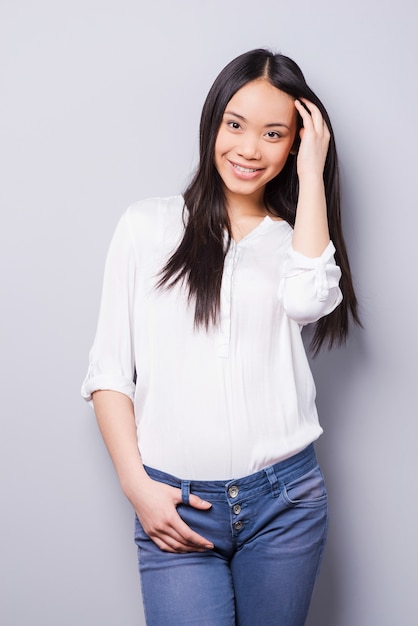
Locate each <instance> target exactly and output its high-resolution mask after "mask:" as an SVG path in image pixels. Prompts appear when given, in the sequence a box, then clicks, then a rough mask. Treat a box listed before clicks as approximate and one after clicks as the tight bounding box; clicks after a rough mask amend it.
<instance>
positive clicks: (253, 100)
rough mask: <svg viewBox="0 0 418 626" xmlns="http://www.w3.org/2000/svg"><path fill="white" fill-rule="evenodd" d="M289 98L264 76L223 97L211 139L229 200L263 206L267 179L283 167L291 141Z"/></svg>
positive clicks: (293, 117) (293, 119)
mask: <svg viewBox="0 0 418 626" xmlns="http://www.w3.org/2000/svg"><path fill="white" fill-rule="evenodd" d="M295 134H296V109H295V104H294V99H293V98H292V97H291V96H289V95H288V94H286V93H284V92H283V91H280V90H279V89H277V88H276V87H274V86H273V85H271V84H270V83H269V82H268V81H267V80H265V79H259V80H254V81H251V82H249V83H247V84H246V85H244V87H242V88H241V89H239V90H238V91H237V92H236V93H235V95H234V96H233V97H232V98H231V100H230V101H229V102H228V104H227V106H226V109H225V112H224V116H223V119H222V122H221V125H220V127H219V131H218V135H217V138H216V143H215V151H214V162H215V167H216V169H217V171H218V173H219V175H220V177H221V179H222V181H223V185H224V192H225V196H226V201H227V204H228V205H229V206H231V204H232V203H233V202H235V201H236V200H241V201H242V200H243V199H244V198H243V196H245V200H247V201H252V202H254V204H255V205H256V206H257V207H258V208H260V207H261V206H263V198H264V190H265V186H266V184H267V183H268V182H269V181H270V180H272V179H273V178H274V177H275V176H277V174H279V172H281V170H282V169H283V167H284V165H285V163H286V161H287V158H288V156H289V153H290V151H291V149H292V146H293V144H294V140H295Z"/></svg>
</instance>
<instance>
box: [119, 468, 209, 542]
mask: <svg viewBox="0 0 418 626" xmlns="http://www.w3.org/2000/svg"><path fill="white" fill-rule="evenodd" d="M129 499H130V501H131V503H132V505H133V506H134V509H135V511H136V514H137V516H138V518H139V521H140V522H141V525H142V528H143V529H144V531H145V532H146V534H147V535H148V536H149V537H150V538H151V539H152V540H153V541H154V542H155V543H156V544H157V546H158V547H159V548H160V549H161V550H164V551H165V552H205V551H206V550H212V549H213V547H214V546H213V544H212V543H211V542H210V541H208V540H207V539H205V538H204V537H202V536H201V535H199V534H198V533H196V532H194V531H193V530H192V529H191V528H190V527H189V526H188V525H187V524H186V523H185V522H184V521H183V520H182V519H181V517H180V515H179V514H178V512H177V508H176V507H177V505H178V504H181V501H182V498H181V490H180V489H177V488H176V487H171V486H170V485H166V484H165V483H160V482H158V481H155V480H153V479H151V478H148V480H147V481H141V487H140V489H138V493H137V496H136V497H135V496H134V497H133V496H132V494H130V498H129ZM189 505H190V506H192V507H194V508H196V509H201V510H202V511H205V510H207V509H210V507H211V504H210V503H209V502H206V501H205V500H202V499H201V498H199V497H198V496H196V495H190V502H189Z"/></svg>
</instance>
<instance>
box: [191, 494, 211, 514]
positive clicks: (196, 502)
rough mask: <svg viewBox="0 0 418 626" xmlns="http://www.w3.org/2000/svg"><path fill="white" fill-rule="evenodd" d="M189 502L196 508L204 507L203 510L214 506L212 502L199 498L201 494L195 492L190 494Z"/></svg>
mask: <svg viewBox="0 0 418 626" xmlns="http://www.w3.org/2000/svg"><path fill="white" fill-rule="evenodd" d="M189 504H190V506H192V507H193V508H195V509H203V510H206V509H210V508H211V506H212V505H211V503H210V502H207V501H206V500H202V498H199V496H196V495H193V494H191V495H190V498H189Z"/></svg>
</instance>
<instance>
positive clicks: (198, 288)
mask: <svg viewBox="0 0 418 626" xmlns="http://www.w3.org/2000/svg"><path fill="white" fill-rule="evenodd" d="M260 78H264V79H266V80H268V81H269V82H270V83H271V84H272V85H273V86H274V87H277V89H280V90H281V91H283V92H285V93H287V94H289V95H290V96H292V97H293V98H295V99H296V98H298V99H299V98H306V99H307V100H309V101H310V102H312V103H313V104H315V105H316V106H317V107H318V108H319V110H320V111H321V113H322V116H323V118H324V120H325V122H326V124H327V126H328V128H329V130H330V133H331V139H330V143H329V148H328V154H327V157H326V162H325V167H324V184H325V194H326V200H327V213H328V223H329V231H330V236H331V239H332V240H333V243H334V245H335V248H336V254H335V258H336V262H337V264H338V265H339V266H340V268H341V271H342V278H341V281H340V287H341V291H342V293H343V301H342V303H341V304H340V305H339V306H338V307H337V308H336V309H335V310H334V311H333V312H332V313H330V314H329V315H327V316H325V317H323V318H322V319H320V320H319V321H318V322H317V323H316V325H315V331H314V334H313V338H312V342H311V348H312V350H313V351H314V353H317V352H318V350H319V349H320V348H321V347H322V346H323V345H324V343H327V344H328V347H332V345H333V344H334V343H335V342H336V343H337V344H342V343H344V341H345V339H346V337H347V334H348V328H349V316H350V314H351V316H352V318H353V320H354V321H355V322H356V323H357V324H359V325H361V322H360V319H359V315H358V304H357V299H356V295H355V292H354V288H353V283H352V278H351V272H350V265H349V262H348V257H347V250H346V246H345V242H344V238H343V234H342V228H341V212H340V186H339V176H338V161H337V151H336V147H335V139H334V133H333V130H332V126H331V122H330V119H329V116H328V113H327V112H326V110H325V107H324V105H323V104H322V102H321V101H320V100H319V98H318V97H317V96H316V95H315V93H314V92H313V91H312V90H311V89H310V88H309V87H308V85H307V83H306V81H305V78H304V76H303V74H302V71H301V70H300V68H299V67H298V65H297V64H296V63H295V62H294V61H292V60H291V59H289V58H288V57H286V56H284V55H282V54H274V53H273V52H271V51H269V50H264V49H257V50H251V51H250V52H246V53H244V54H242V55H240V56H239V57H237V58H236V59H234V60H233V61H231V62H230V63H229V64H228V65H227V66H226V67H225V68H224V69H223V70H222V71H221V73H220V74H219V76H218V77H217V78H216V80H215V82H214V83H213V85H212V87H211V89H210V91H209V93H208V96H207V98H206V101H205V103H204V106H203V110H202V115H201V120H200V142H199V143H200V160H199V165H198V168H197V171H196V173H195V175H194V177H193V179H192V181H191V183H190V184H189V186H188V187H187V189H186V191H185V192H184V194H183V196H184V201H185V214H184V220H185V231H184V236H183V239H182V241H181V242H180V244H179V246H178V247H177V249H176V250H175V252H174V253H173V255H172V256H171V257H170V259H169V260H168V262H167V264H166V265H165V266H164V268H163V269H162V272H161V278H160V280H159V282H158V286H159V287H170V286H172V285H174V284H175V283H177V282H179V281H184V282H185V283H186V285H187V288H188V296H189V301H192V300H194V303H195V325H196V326H204V327H206V328H209V326H210V325H211V324H216V323H217V322H218V317H219V309H220V291H221V282H222V273H223V267H224V259H225V255H226V253H227V251H228V247H229V245H230V241H231V226H230V221H229V218H228V213H227V209H226V201H225V195H224V192H223V185H222V180H221V177H220V176H219V174H218V172H217V170H216V168H215V165H214V151H215V142H216V137H217V134H218V130H219V127H220V124H221V121H222V118H223V115H224V112H225V108H226V106H227V104H228V102H229V101H230V100H231V98H232V97H233V96H234V94H235V93H236V92H237V91H238V90H239V89H241V87H243V86H244V85H246V84H247V83H249V82H250V81H253V80H257V79H260ZM298 125H299V128H298V130H299V129H300V126H301V118H300V116H299V114H298ZM298 137H299V133H298V132H297V139H298ZM297 139H296V141H297ZM292 152H293V151H292ZM296 161H297V158H296V155H294V154H290V155H289V157H288V159H287V161H286V164H285V166H284V168H283V169H282V171H281V172H280V173H279V174H278V175H277V176H276V177H275V178H273V179H272V180H271V181H270V182H268V183H267V185H266V189H265V205H266V206H267V207H268V209H269V211H270V212H271V213H272V214H273V215H276V216H278V217H281V218H283V219H285V220H286V221H287V222H288V223H289V224H290V225H291V226H292V227H293V226H294V223H295V216H296V205H297V200H298V193H299V181H298V176H297V169H296ZM225 231H226V232H227V233H228V235H229V237H228V239H227V241H226V243H225Z"/></svg>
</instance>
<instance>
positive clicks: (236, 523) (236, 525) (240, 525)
mask: <svg viewBox="0 0 418 626" xmlns="http://www.w3.org/2000/svg"><path fill="white" fill-rule="evenodd" d="M234 528H235V530H241V528H242V522H235V524H234Z"/></svg>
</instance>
